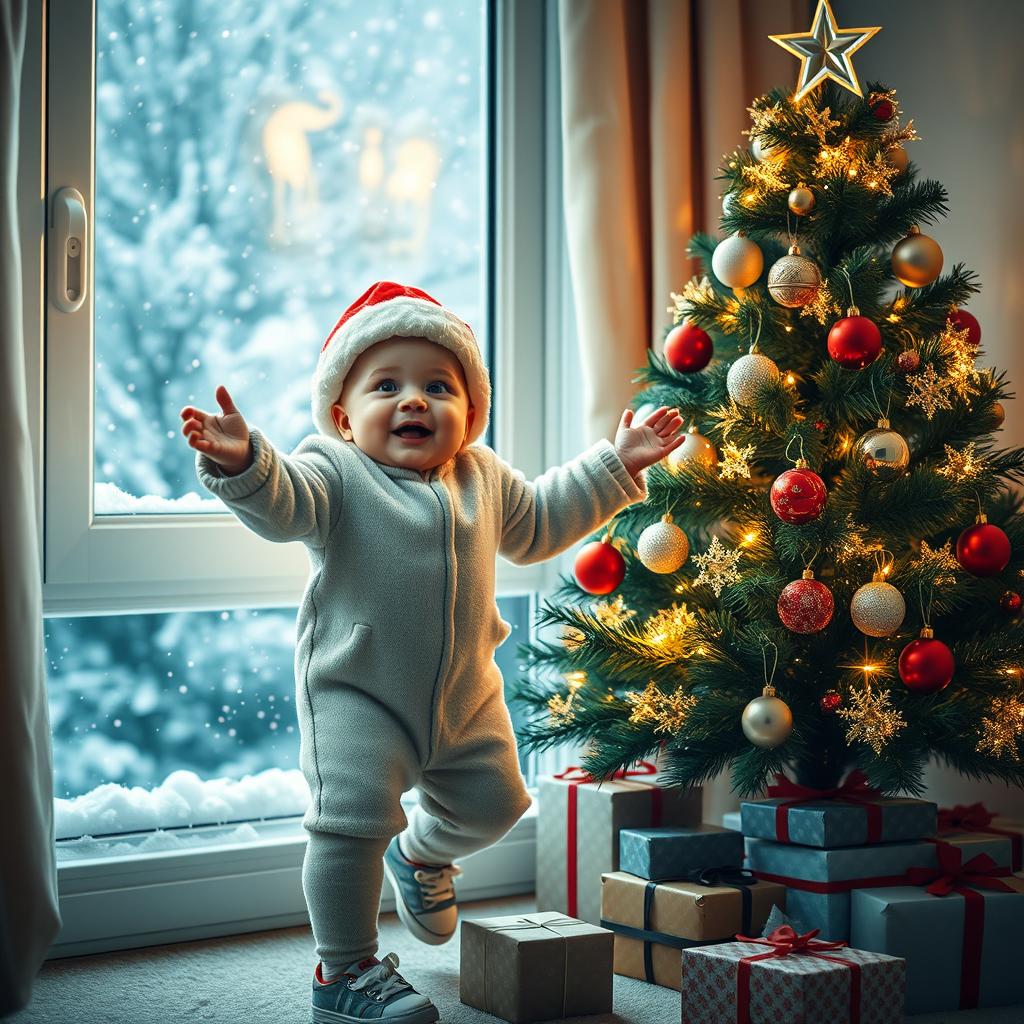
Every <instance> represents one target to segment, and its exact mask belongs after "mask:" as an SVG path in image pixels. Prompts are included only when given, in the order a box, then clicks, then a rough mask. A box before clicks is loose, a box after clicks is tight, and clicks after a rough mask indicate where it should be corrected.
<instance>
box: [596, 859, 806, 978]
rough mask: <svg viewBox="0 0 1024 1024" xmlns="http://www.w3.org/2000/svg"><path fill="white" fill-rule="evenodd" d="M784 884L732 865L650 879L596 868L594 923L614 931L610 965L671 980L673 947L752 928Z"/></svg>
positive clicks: (675, 963)
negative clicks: (598, 915) (763, 879)
mask: <svg viewBox="0 0 1024 1024" xmlns="http://www.w3.org/2000/svg"><path fill="white" fill-rule="evenodd" d="M775 905H780V906H783V907H784V906H785V905H786V890H785V888H784V887H783V886H781V885H775V884H774V883H772V882H760V881H758V880H757V879H756V878H754V876H753V874H752V873H751V872H749V871H744V870H743V869H742V868H739V867H719V868H705V869H704V870H702V871H693V872H691V873H690V876H689V878H688V879H687V880H685V881H673V882H661V883H658V882H650V881H648V880H646V879H644V878H638V877H637V876H636V875H631V874H629V873H628V872H625V871H614V872H611V873H610V874H607V875H602V876H601V927H602V928H607V929H608V930H609V931H612V932H614V933H615V973H616V974H622V975H624V976H626V977H628V978H639V979H640V980H641V981H649V982H654V983H655V984H656V985H664V986H665V987H666V988H674V989H678V988H679V982H680V975H679V951H680V950H681V949H687V948H688V947H691V946H706V945H710V944H712V943H717V942H727V941H729V940H730V939H731V938H732V937H733V936H734V935H735V934H736V933H737V932H742V933H743V934H744V935H746V934H749V933H751V932H760V930H761V929H762V928H763V927H764V923H765V921H766V920H767V919H768V915H769V913H771V911H772V908H773V906H775Z"/></svg>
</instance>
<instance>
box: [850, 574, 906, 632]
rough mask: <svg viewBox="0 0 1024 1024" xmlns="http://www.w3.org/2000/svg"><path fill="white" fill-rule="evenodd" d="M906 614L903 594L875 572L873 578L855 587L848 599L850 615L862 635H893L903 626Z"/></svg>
mask: <svg viewBox="0 0 1024 1024" xmlns="http://www.w3.org/2000/svg"><path fill="white" fill-rule="evenodd" d="M906 614H907V603H906V601H904V600H903V595H902V594H901V593H900V592H899V591H898V590H897V589H896V588H895V587H894V586H893V585H892V584H891V583H886V582H885V580H884V579H883V577H882V574H881V573H875V578H874V579H873V580H872V581H871V582H870V583H865V584H864V586H863V587H861V588H860V589H859V590H857V592H856V593H855V594H854V595H853V598H852V600H851V601H850V618H851V619H852V620H853V624H854V625H855V626H856V627H857V628H858V629H859V630H860V631H861V632H862V633H863V634H864V635H865V636H875V637H883V636H892V634H893V633H895V632H896V630H897V629H899V628H900V626H902V625H903V618H904V616H905V615H906Z"/></svg>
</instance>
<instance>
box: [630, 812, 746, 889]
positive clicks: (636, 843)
mask: <svg viewBox="0 0 1024 1024" xmlns="http://www.w3.org/2000/svg"><path fill="white" fill-rule="evenodd" d="M742 860H743V836H742V835H740V833H739V832H733V831H732V830H731V829H727V828H720V827H719V826H718V825H695V826H693V827H691V828H624V829H623V830H622V831H621V832H620V833H619V868H620V869H621V870H622V871H629V872H630V873H631V874H634V875H639V876H640V877H641V878H646V879H649V880H650V881H653V882H664V881H669V880H672V879H679V878H685V877H686V874H687V872H689V871H693V870H694V869H697V868H702V867H705V866H707V865H718V864H729V865H731V864H737V865H738V864H740V863H741V862H742Z"/></svg>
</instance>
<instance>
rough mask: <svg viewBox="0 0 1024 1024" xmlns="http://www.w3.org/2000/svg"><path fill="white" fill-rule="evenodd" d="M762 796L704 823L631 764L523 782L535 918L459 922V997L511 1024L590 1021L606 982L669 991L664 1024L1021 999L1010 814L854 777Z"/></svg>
mask: <svg viewBox="0 0 1024 1024" xmlns="http://www.w3.org/2000/svg"><path fill="white" fill-rule="evenodd" d="M768 793H769V797H768V799H764V800H750V801H746V802H744V803H743V804H742V805H741V809H740V812H739V814H738V815H736V816H735V817H736V818H738V819H739V820H738V821H735V819H734V820H733V821H732V822H730V820H729V819H730V818H731V817H733V816H727V819H726V820H727V823H735V824H736V825H738V826H739V827H738V828H721V827H718V826H715V825H706V824H701V823H700V819H701V793H700V791H699V790H688V791H681V790H678V789H671V788H667V787H664V786H663V785H661V783H660V780H659V778H658V776H657V772H656V769H655V767H654V766H653V765H650V764H647V763H646V762H641V764H640V765H639V767H638V768H637V769H636V770H632V771H623V772H619V773H617V774H616V776H615V778H613V779H610V780H604V781H601V782H598V781H596V780H594V779H591V778H590V777H589V776H588V775H586V773H584V772H583V771H581V770H580V769H578V768H570V769H567V770H566V771H565V772H562V773H561V774H560V775H557V776H553V777H549V778H545V779H542V780H541V781H540V788H539V794H538V803H539V812H538V821H537V906H538V908H540V912H539V913H536V914H526V915H522V916H519V917H502V918H491V919H486V920H476V921H464V922H463V925H462V950H461V952H462V972H461V977H462V981H461V993H460V994H461V998H462V1000H463V1002H465V1003H467V1004H469V1005H471V1006H475V1007H478V1008H479V1009H482V1010H485V1011H487V1012H489V1013H492V1014H494V1015H496V1016H498V1017H502V1018H504V1019H505V1020H507V1021H511V1022H512V1024H528V1022H532V1021H540V1020H550V1019H560V1018H565V1017H574V1016H580V1015H586V1014H599V1013H609V1012H611V1010H612V975H613V974H620V975H625V976H627V977H631V978H638V979H640V980H642V981H646V982H650V983H652V984H655V985H661V986H664V987H666V988H672V989H676V990H679V992H680V1001H681V1012H682V1021H683V1024H687V1022H700V1024H717V1022H733V1021H736V1022H743V1024H760V1022H765V1024H767V1022H769V1021H770V1022H773V1024H774V1022H776V1021H778V1020H782V1019H793V1020H807V1021H828V1022H829V1024H846V1022H849V1024H858V1022H860V1021H863V1022H865V1024H866V1022H868V1021H872V1022H877V1024H883V1022H888V1021H892V1022H900V1021H902V1020H903V1015H904V1013H924V1012H929V1011H940V1010H957V1009H968V1008H972V1007H979V1006H1005V1005H1012V1004H1024V970H1021V969H1020V967H1019V966H1018V962H1017V961H1018V960H1019V954H1018V952H1017V949H1016V940H1015V938H1014V936H1015V934H1016V931H1015V926H1019V925H1021V924H1024V874H1019V873H1020V872H1021V855H1022V837H1024V823H1013V822H1007V821H1003V820H1001V819H998V818H995V819H994V818H993V816H992V815H991V814H989V813H988V812H987V811H986V810H985V808H984V807H982V806H981V805H980V804H976V805H974V806H972V807H959V806H958V807H955V808H953V809H952V810H951V811H939V810H938V808H937V807H936V805H935V804H934V803H929V802H928V801H926V800H913V799H895V798H887V797H883V796H882V795H881V794H879V793H878V792H876V791H874V790H872V789H871V788H869V786H868V785H867V782H866V780H865V778H864V777H863V776H862V775H861V774H860V773H857V772H854V773H851V775H850V776H848V777H847V779H846V780H845V781H844V782H843V784H842V785H841V786H839V787H838V788H837V789H834V790H828V791H818V790H812V789H808V788H806V787H803V786H799V785H797V784H796V783H793V782H791V781H789V780H788V779H785V778H783V777H782V776H777V785H775V786H771V787H769V789H768Z"/></svg>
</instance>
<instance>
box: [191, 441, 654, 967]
mask: <svg viewBox="0 0 1024 1024" xmlns="http://www.w3.org/2000/svg"><path fill="white" fill-rule="evenodd" d="M250 438H251V444H252V451H253V463H252V465H251V466H250V467H249V468H248V469H246V470H245V471H244V472H243V473H240V474H238V475H236V476H224V475H223V474H222V473H221V472H220V468H219V467H218V466H217V464H216V463H215V462H213V461H212V460H210V459H208V458H207V457H206V456H205V455H203V454H202V453H199V452H197V454H196V471H197V474H198V476H199V480H200V482H201V483H202V484H203V486H204V487H206V488H207V490H209V491H210V492H211V493H213V494H215V495H217V496H218V497H219V498H221V499H222V500H223V501H224V502H225V504H227V505H228V507H229V508H230V509H231V511H232V512H233V513H234V514H235V515H236V516H237V517H238V518H239V519H240V520H241V521H242V522H243V523H244V524H245V525H246V526H248V527H249V528H250V529H251V530H253V531H254V532H255V533H257V534H259V535H260V536H261V537H264V538H266V539H267V540H271V541H277V542H285V541H302V543H303V544H304V545H305V546H306V550H307V553H308V555H309V560H310V577H309V581H308V583H307V585H306V589H305V592H304V594H303V597H302V604H301V605H300V607H299V611H298V619H297V624H296V636H297V645H296V651H295V686H296V702H295V706H296V709H297V714H298V722H299V732H300V755H299V757H300V764H301V768H302V771H303V773H304V775H305V777H306V781H307V782H308V784H309V789H310V794H311V800H310V804H309V808H308V810H307V812H306V814H305V817H304V818H303V825H304V827H305V828H306V829H307V830H308V831H309V832H310V846H309V848H308V849H307V861H308V860H309V858H310V855H311V854H312V852H313V849H312V844H313V838H314V836H318V837H321V838H322V837H323V836H324V834H333V835H334V836H336V837H347V838H348V840H349V841H348V842H347V844H342V845H339V844H337V843H335V844H334V845H333V847H331V850H332V853H331V854H330V855H329V856H328V855H327V853H326V852H325V853H324V863H323V869H322V870H318V871H317V872H315V874H316V877H313V874H314V873H313V872H312V871H311V870H310V865H309V864H307V865H305V867H304V886H305V888H306V895H307V902H308V903H309V909H310V916H311V919H312V922H313V926H314V927H313V930H314V935H315V936H316V938H317V942H318V951H319V953H320V956H321V959H323V960H324V962H325V963H327V962H329V961H334V962H339V963H343V964H349V963H352V962H353V961H354V960H356V959H358V958H359V957H360V956H366V955H369V954H371V953H372V952H374V951H375V938H376V933H375V928H376V912H377V905H378V902H379V897H380V888H381V884H382V880H383V869H382V867H381V865H380V864H379V859H380V857H381V856H382V854H383V849H384V847H385V846H386V845H387V842H388V841H389V840H390V838H391V837H392V836H394V835H396V834H398V833H401V832H402V831H403V829H406V826H407V824H408V828H407V829H406V831H405V833H404V834H403V835H402V839H401V842H402V847H403V849H404V850H405V851H406V854H407V855H408V856H409V857H410V858H411V859H414V860H418V861H421V862H422V863H426V864H446V863H450V862H451V861H452V860H453V859H454V857H455V856H465V855H466V854H468V853H471V852H473V851H474V850H476V849H480V848H482V847H484V846H487V845H489V844H490V843H492V842H495V841H496V840H497V839H498V838H500V837H501V836H502V835H504V833H505V832H507V831H508V830H509V829H510V828H511V827H512V826H513V825H514V824H515V822H516V821H517V820H518V819H519V817H520V816H521V815H522V814H523V813H524V812H525V811H526V809H527V808H528V807H529V804H530V800H529V796H528V795H527V792H526V788H525V786H524V784H523V779H522V777H521V775H520V772H519V766H518V757H517V751H516V740H515V735H514V732H513V730H512V725H511V720H510V717H509V713H508V709H507V707H506V705H505V701H504V695H503V686H502V678H501V673H500V671H499V670H498V667H497V665H496V664H495V662H494V650H495V648H496V647H498V645H499V644H501V643H502V641H504V640H505V638H506V637H507V636H508V634H509V631H510V628H509V625H508V623H506V622H504V621H503V620H502V618H501V617H500V615H499V613H498V608H497V605H496V603H495V556H496V554H501V555H502V556H503V557H505V558H506V559H508V560H509V561H511V562H515V563H517V564H529V563H532V562H539V561H542V560H544V559H547V558H551V557H553V556H554V555H557V554H558V553H560V552H561V551H564V550H565V549H567V548H569V547H570V546H571V545H572V544H574V543H576V542H577V541H578V540H580V539H581V538H583V537H585V536H587V535H588V534H590V533H592V532H594V531H595V530H597V529H598V528H599V527H600V526H601V525H602V524H603V523H605V522H607V521H608V520H609V519H610V518H611V517H612V516H613V515H614V514H615V513H616V512H617V511H619V509H621V508H623V507H625V506H626V505H629V504H631V503H633V502H635V501H640V500H642V499H643V498H644V497H646V488H645V485H644V480H643V476H642V474H640V475H639V476H638V479H634V478H633V477H631V476H630V475H629V472H628V471H627V469H626V467H625V466H624V465H623V464H622V461H621V460H620V459H619V457H618V455H617V454H616V452H615V449H614V447H613V446H612V445H611V444H610V443H609V442H608V441H607V440H601V441H598V442H597V443H596V444H594V445H593V446H592V447H591V448H589V449H588V450H587V451H586V452H584V453H583V454H582V455H580V456H578V457H577V458H575V459H573V460H572V461H570V462H569V463H567V464H566V465H564V466H559V467H555V468H552V469H550V470H548V471H547V472H546V473H544V474H543V475H542V476H540V477H538V478H537V479H536V480H534V481H533V482H529V481H527V480H526V479H525V477H524V476H523V474H522V473H520V472H518V471H517V470H514V469H512V468H511V467H510V466H509V465H508V464H507V463H506V462H504V461H503V460H502V459H501V458H499V457H498V456H497V455H495V453H494V452H493V451H491V450H490V449H489V448H486V447H484V446H482V445H477V444H474V445H470V446H468V447H466V448H464V449H462V451H460V452H459V453H458V454H457V455H456V456H455V457H454V458H453V459H451V460H449V462H447V463H445V464H444V465H443V466H440V467H438V468H436V469H432V470H430V471H429V472H427V473H425V474H421V473H420V472H419V471H418V470H412V469H405V468H402V467H396V466H387V465H383V464H381V463H378V462H376V461H375V460H373V459H371V458H370V457H369V456H368V455H366V454H365V453H364V452H363V451H361V450H360V449H359V448H358V447H356V445H355V444H353V443H352V442H348V441H345V440H343V439H342V438H341V437H338V438H330V437H326V436H323V435H320V434H315V435H310V436H308V437H306V438H304V439H303V440H302V441H301V442H300V443H299V445H298V446H297V447H296V448H295V450H294V451H293V452H292V453H291V454H290V455H285V454H284V453H282V452H279V451H277V450H276V449H275V448H274V447H273V446H272V445H271V444H270V443H269V442H268V441H267V439H266V438H265V437H264V436H263V434H262V433H261V432H260V431H259V430H256V429H255V428H251V429H250ZM414 787H415V788H418V790H419V793H420V804H419V806H418V807H416V808H415V809H414V811H413V812H412V813H411V814H410V816H409V819H408V821H407V819H406V816H405V814H404V812H403V810H402V805H401V801H400V797H401V795H402V793H404V792H406V791H408V790H411V789H413V788H414ZM328 861H329V862H330V863H329V867H328ZM342 873H344V874H348V875H354V876H355V878H356V880H357V883H358V887H362V889H364V890H365V891H361V892H359V893H356V887H357V885H356V883H355V882H349V883H348V888H347V889H346V890H345V891H344V892H342V891H339V889H338V886H339V885H340V884H341V883H340V882H339V880H338V877H337V876H338V875H339V874H342ZM325 901H329V902H330V904H331V907H330V908H329V909H324V908H321V907H318V908H317V909H314V904H319V903H321V902H325ZM339 902H340V903H341V904H343V905H345V913H344V915H342V908H341V906H339ZM355 903H358V904H359V907H358V909H357V907H356V906H354V904H355ZM321 912H322V913H323V915H324V916H323V917H321V920H320V929H319V931H320V932H321V933H322V934H323V938H322V935H321V934H318V927H317V924H318V920H317V915H318V913H321ZM341 916H344V917H345V921H344V923H343V925H342V924H341V923H339V922H338V921H336V920H334V919H337V918H339V917H341ZM328 917H331V918H332V921H331V923H330V924H329V923H328ZM328 932H330V933H331V934H330V936H329V937H328ZM350 954H351V955H350ZM346 957H348V959H345V958H346Z"/></svg>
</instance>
